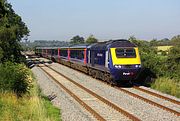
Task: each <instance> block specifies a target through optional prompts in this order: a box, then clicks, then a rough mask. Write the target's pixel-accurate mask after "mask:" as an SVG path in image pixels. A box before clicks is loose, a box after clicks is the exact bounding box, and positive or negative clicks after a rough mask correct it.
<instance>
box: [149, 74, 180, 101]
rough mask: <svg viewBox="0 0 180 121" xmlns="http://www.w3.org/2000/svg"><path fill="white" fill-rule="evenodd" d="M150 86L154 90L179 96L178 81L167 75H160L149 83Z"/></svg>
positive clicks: (179, 83)
mask: <svg viewBox="0 0 180 121" xmlns="http://www.w3.org/2000/svg"><path fill="white" fill-rule="evenodd" d="M151 87H152V88H153V89H155V90H158V91H161V92H163V93H166V94H170V95H173V96H176V97H178V98H180V82H179V81H176V80H173V79H170V78H168V77H160V78H158V79H157V80H156V81H155V82H154V83H153V84H152V85H151Z"/></svg>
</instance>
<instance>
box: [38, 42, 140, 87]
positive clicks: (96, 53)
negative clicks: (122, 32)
mask: <svg viewBox="0 0 180 121" xmlns="http://www.w3.org/2000/svg"><path fill="white" fill-rule="evenodd" d="M35 53H36V54H37V55H40V56H42V57H45V58H49V59H52V60H53V61H56V62H58V63H61V64H63V65H66V66H69V67H71V68H74V69H77V70H80V71H82V72H84V73H86V74H89V75H91V76H93V77H94V78H98V79H101V80H103V81H106V82H108V83H110V84H117V83H119V82H124V81H125V82H130V81H133V80H136V79H137V78H138V75H139V74H140V72H141V60H140V56H139V52H138V47H137V46H136V45H135V44H133V43H131V42H130V41H128V40H124V39H120V40H109V41H106V42H98V43H94V44H80V45H73V46H68V47H36V50H35Z"/></svg>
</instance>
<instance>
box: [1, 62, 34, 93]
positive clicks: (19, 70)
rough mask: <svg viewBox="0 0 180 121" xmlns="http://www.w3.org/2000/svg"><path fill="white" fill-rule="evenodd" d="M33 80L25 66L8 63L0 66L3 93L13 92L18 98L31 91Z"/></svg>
mask: <svg viewBox="0 0 180 121" xmlns="http://www.w3.org/2000/svg"><path fill="white" fill-rule="evenodd" d="M31 83H32V79H31V77H30V71H29V69H28V68H26V66H25V65H24V64H16V63H12V62H6V63H3V64H0V88H1V91H13V92H15V93H16V94H17V96H21V95H22V94H24V93H26V92H28V91H29V89H30V87H31Z"/></svg>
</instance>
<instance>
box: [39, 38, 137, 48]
mask: <svg viewBox="0 0 180 121" xmlns="http://www.w3.org/2000/svg"><path fill="white" fill-rule="evenodd" d="M117 47H136V45H135V44H133V43H132V42H130V41H128V40H125V39H118V40H109V41H105V42H98V43H93V44H87V43H84V44H78V45H71V46H65V47H36V49H58V48H62V49H66V48H88V49H90V50H107V49H108V48H117Z"/></svg>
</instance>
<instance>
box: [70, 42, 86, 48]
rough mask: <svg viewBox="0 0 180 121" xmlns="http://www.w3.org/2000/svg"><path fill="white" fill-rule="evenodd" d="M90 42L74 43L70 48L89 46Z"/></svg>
mask: <svg viewBox="0 0 180 121" xmlns="http://www.w3.org/2000/svg"><path fill="white" fill-rule="evenodd" d="M88 46H89V44H87V43H84V44H78V45H72V46H70V47H69V48H87V47H88Z"/></svg>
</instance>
